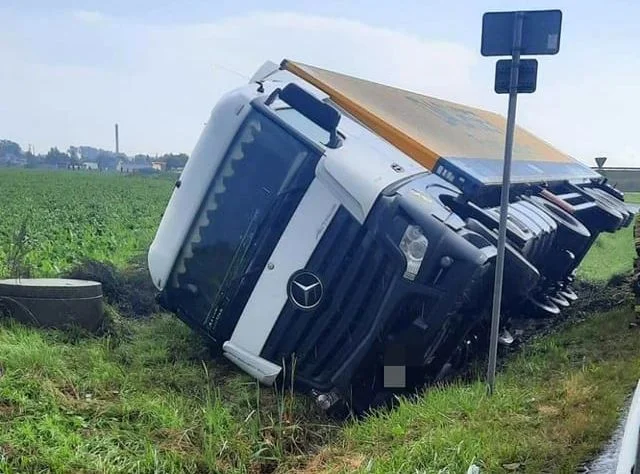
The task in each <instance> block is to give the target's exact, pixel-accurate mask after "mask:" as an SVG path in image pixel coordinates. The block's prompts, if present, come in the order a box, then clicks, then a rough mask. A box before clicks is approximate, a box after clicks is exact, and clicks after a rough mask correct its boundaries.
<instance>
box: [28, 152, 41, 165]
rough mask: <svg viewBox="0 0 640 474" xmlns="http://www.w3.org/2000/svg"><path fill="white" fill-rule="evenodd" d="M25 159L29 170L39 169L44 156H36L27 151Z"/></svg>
mask: <svg viewBox="0 0 640 474" xmlns="http://www.w3.org/2000/svg"><path fill="white" fill-rule="evenodd" d="M24 157H25V158H26V159H27V164H26V167H27V168H37V167H38V166H39V165H40V163H42V156H40V155H34V154H33V153H31V151H27V152H26V153H25V154H24Z"/></svg>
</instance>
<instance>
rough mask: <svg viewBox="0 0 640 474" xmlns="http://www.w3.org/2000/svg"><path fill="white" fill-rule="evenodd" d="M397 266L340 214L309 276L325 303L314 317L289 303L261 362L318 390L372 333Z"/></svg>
mask: <svg viewBox="0 0 640 474" xmlns="http://www.w3.org/2000/svg"><path fill="white" fill-rule="evenodd" d="M398 267H399V265H398V263H397V262H396V261H395V260H394V259H393V258H392V257H391V256H390V255H389V254H388V253H386V252H385V251H384V249H383V247H382V245H381V244H380V242H379V241H376V239H375V238H374V235H373V233H372V232H371V231H370V230H367V228H366V226H361V225H360V224H359V223H358V222H357V221H356V220H355V219H354V218H353V217H352V216H351V215H350V214H349V212H348V211H346V210H345V209H344V208H342V207H341V208H340V209H339V210H338V212H337V213H336V215H335V217H334V219H333V220H332V222H331V224H330V225H329V227H328V228H327V230H326V232H325V234H324V236H323V237H322V239H321V240H320V243H319V244H318V247H317V248H316V250H315V251H314V253H313V255H312V256H311V258H310V260H309V263H308V265H307V267H306V270H309V271H311V272H313V273H315V274H316V275H317V276H318V277H319V278H320V279H321V280H322V282H323V285H324V299H323V302H322V303H321V305H320V306H319V307H318V308H317V309H314V310H313V311H304V310H300V309H298V308H297V307H296V306H295V305H293V304H292V303H291V302H289V301H288V302H287V304H286V305H285V307H284V309H283V310H282V312H281V313H280V316H279V318H278V321H277V323H276V325H275V326H274V327H273V329H272V331H271V334H270V335H269V338H268V340H267V342H266V344H265V346H264V348H263V351H262V354H261V355H262V357H264V358H266V359H268V360H271V361H273V362H275V363H278V364H283V365H284V366H285V368H291V367H293V366H294V369H293V370H294V371H295V377H296V378H297V379H298V380H300V381H302V382H304V383H307V384H308V385H311V386H313V387H316V388H318V389H325V388H328V387H329V386H330V383H329V382H330V378H331V376H332V375H333V374H334V373H335V372H336V370H337V369H338V368H340V367H341V366H342V365H343V364H344V363H345V361H346V360H347V358H348V357H349V356H350V355H351V354H352V353H353V352H354V350H355V348H356V347H357V345H358V344H359V343H360V342H361V341H362V340H363V338H364V336H365V335H366V334H367V333H368V332H369V331H371V330H372V320H373V318H374V316H375V315H376V313H377V311H378V310H379V308H380V307H381V303H382V301H383V298H384V297H385V293H386V291H387V289H388V288H389V285H390V284H391V281H392V279H393V277H394V275H396V274H398V273H399V270H400V269H399V268H398Z"/></svg>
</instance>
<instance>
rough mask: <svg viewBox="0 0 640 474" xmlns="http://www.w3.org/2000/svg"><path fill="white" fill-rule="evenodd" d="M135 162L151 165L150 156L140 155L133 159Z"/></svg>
mask: <svg viewBox="0 0 640 474" xmlns="http://www.w3.org/2000/svg"><path fill="white" fill-rule="evenodd" d="M133 162H134V163H139V164H147V163H151V157H150V156H149V155H143V154H138V155H136V156H134V157H133Z"/></svg>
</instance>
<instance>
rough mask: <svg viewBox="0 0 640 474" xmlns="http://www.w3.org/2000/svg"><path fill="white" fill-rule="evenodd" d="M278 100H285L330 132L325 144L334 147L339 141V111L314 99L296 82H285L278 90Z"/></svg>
mask: <svg viewBox="0 0 640 474" xmlns="http://www.w3.org/2000/svg"><path fill="white" fill-rule="evenodd" d="M279 96H280V100H282V101H283V102H286V103H287V104H289V105H290V106H291V107H293V108H294V109H295V110H297V111H298V112H300V113H301V114H302V115H304V116H305V117H307V118H308V119H309V120H311V121H312V122H313V123H315V124H316V125H318V126H319V127H321V128H323V129H324V130H326V131H327V132H329V133H330V135H331V137H330V139H329V143H328V144H327V146H329V147H331V148H336V147H337V146H338V144H339V142H340V139H339V137H338V123H340V118H341V116H340V112H338V111H337V110H336V109H334V108H333V107H331V106H330V105H329V104H326V103H324V102H322V101H321V100H318V99H316V98H315V97H314V96H313V95H311V94H310V93H308V92H307V91H305V90H304V89H303V88H302V87H300V86H298V85H297V84H294V83H290V84H287V85H286V86H285V87H284V88H283V89H282V91H280V94H279Z"/></svg>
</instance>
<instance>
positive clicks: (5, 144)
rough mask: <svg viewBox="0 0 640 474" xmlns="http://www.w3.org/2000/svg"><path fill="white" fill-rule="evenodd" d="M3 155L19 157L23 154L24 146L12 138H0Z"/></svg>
mask: <svg viewBox="0 0 640 474" xmlns="http://www.w3.org/2000/svg"><path fill="white" fill-rule="evenodd" d="M2 156H7V157H9V156H14V157H16V158H18V157H20V156H22V148H20V145H18V144H17V143H16V142H12V141H11V140H0V157H2Z"/></svg>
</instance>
